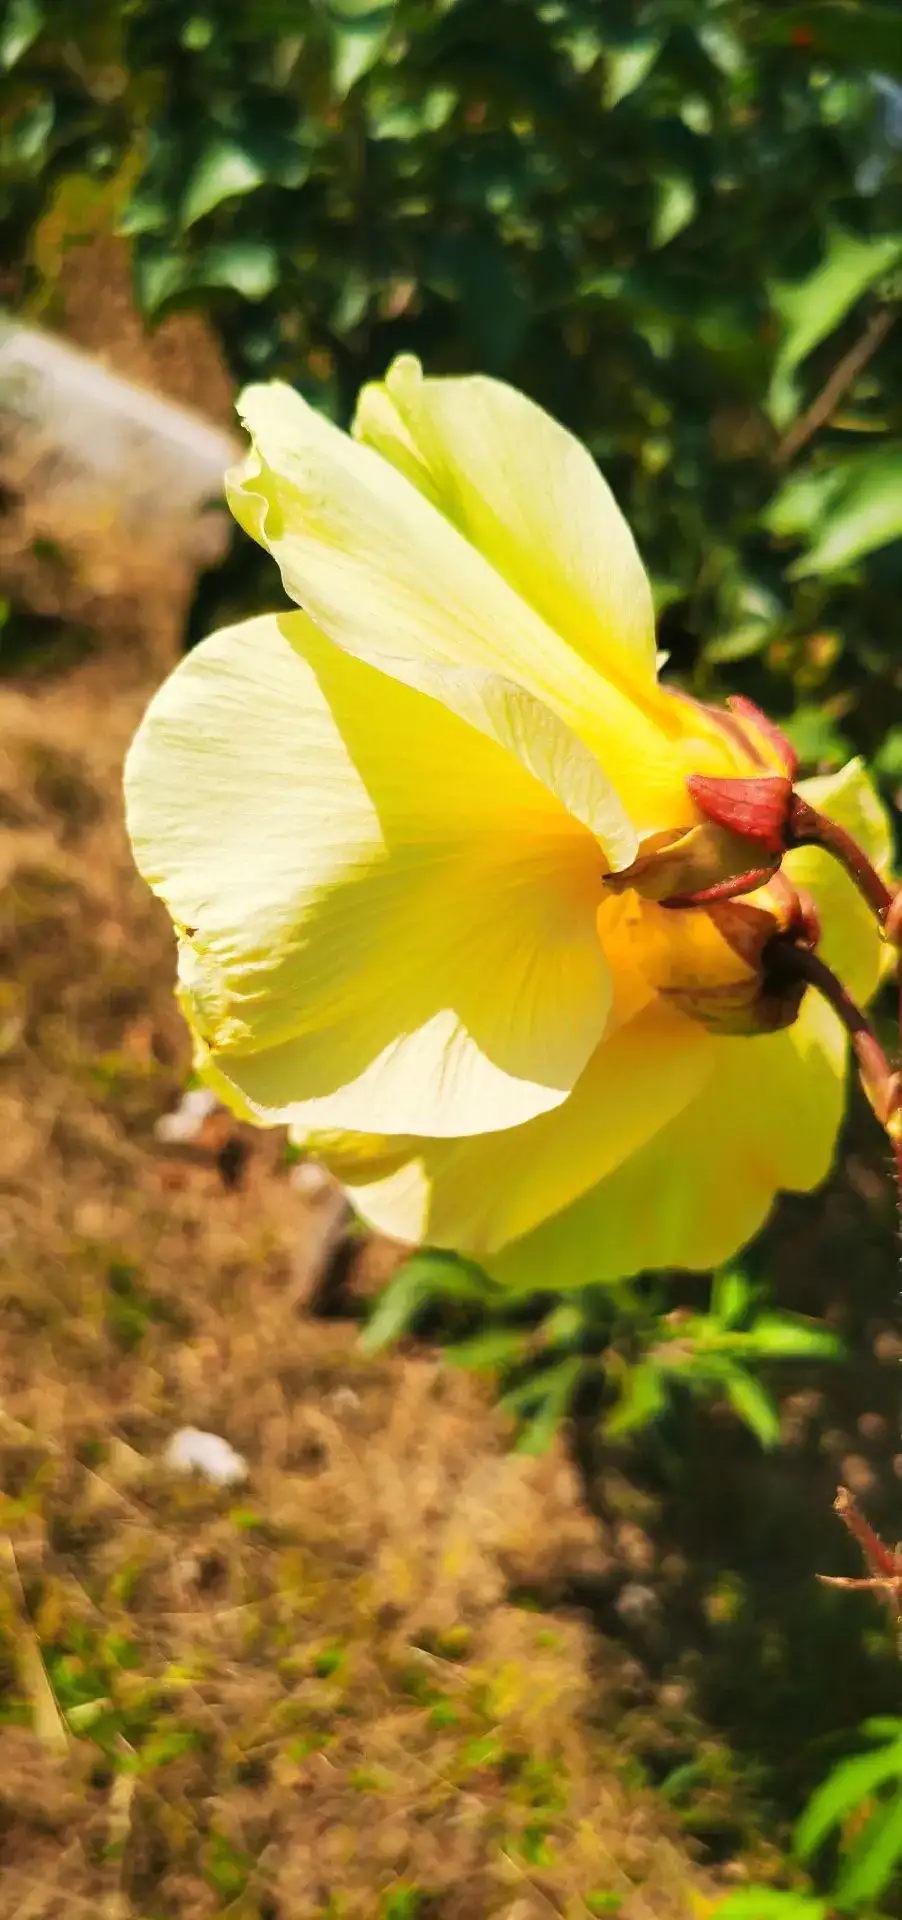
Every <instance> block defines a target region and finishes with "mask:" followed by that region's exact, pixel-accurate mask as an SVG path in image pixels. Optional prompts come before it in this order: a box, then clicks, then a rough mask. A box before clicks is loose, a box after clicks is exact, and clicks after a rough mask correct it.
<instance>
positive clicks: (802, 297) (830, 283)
mask: <svg viewBox="0 0 902 1920" xmlns="http://www.w3.org/2000/svg"><path fill="white" fill-rule="evenodd" d="M899 259H902V234H900V233H890V234H878V235H876V236H873V237H869V238H867V239H860V238H859V236H858V235H857V234H854V233H847V232H845V231H844V230H843V229H842V228H840V227H834V228H833V229H832V230H831V231H830V232H829V233H828V235H827V242H826V247H825V250H824V255H823V258H822V259H821V261H820V262H819V264H818V265H817V266H816V267H815V269H814V272H813V273H809V274H808V275H807V276H806V278H805V279H804V280H794V281H773V282H772V283H771V286H770V289H769V291H770V298H771V304H772V306H773V308H774V310H775V312H776V313H777V314H778V315H779V317H780V320H781V321H782V324H783V341H782V344H781V346H780V348H779V351H778V353H777V357H776V360H775V362H774V370H773V374H772V377H771V385H770V391H769V394H768V397H767V403H766V404H767V410H768V412H769V414H770V417H771V419H772V420H773V422H774V424H775V426H777V427H780V428H782V427H785V426H787V425H788V423H789V421H790V420H791V419H792V418H793V415H794V414H795V413H796V412H797V410H798V399H799V394H798V389H797V387H796V383H795V381H794V379H793V375H794V373H795V371H796V368H797V367H799V366H800V365H801V363H802V361H803V360H804V359H806V358H807V356H808V354H809V353H811V352H812V351H813V349H814V348H815V347H816V346H818V345H819V344H820V342H821V341H822V340H825V339H826V338H827V335H828V334H830V333H832V332H833V329H834V327H837V326H838V325H839V323H840V321H841V320H844V319H845V316H846V314H847V313H848V312H849V311H850V309H851V308H852V307H854V305H855V303H856V301H858V300H860V299H861V296H862V294H864V293H866V292H867V290H868V288H869V287H872V286H873V285H874V282H875V281H876V280H879V279H880V278H881V276H882V275H883V274H884V273H886V272H887V271H888V270H889V268H890V267H892V266H894V265H895V263H896V262H897V261H898V260H899Z"/></svg>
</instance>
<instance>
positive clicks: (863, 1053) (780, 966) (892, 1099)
mask: <svg viewBox="0 0 902 1920" xmlns="http://www.w3.org/2000/svg"><path fill="white" fill-rule="evenodd" d="M768 965H769V966H770V967H773V968H774V969H775V970H776V971H777V972H778V973H779V974H780V975H781V976H782V977H783V978H784V979H786V978H787V977H789V978H790V979H793V980H805V981H807V983H808V985H809V986H811V987H816V988H817V990H818V992H819V993H822V994H823V996H824V999H825V1000H827V1001H829V1003H830V1006H831V1007H832V1008H833V1011H834V1013H838V1014H839V1017H840V1020H841V1021H842V1023H843V1026H844V1027H845V1029H846V1032H847V1034H848V1036H849V1039H850V1041H851V1043H852V1048H853V1051H854V1053H855V1057H856V1059H857V1061H858V1065H859V1067H860V1069H861V1077H862V1080H863V1081H864V1083H865V1090H866V1092H867V1095H868V1098H869V1099H870V1101H871V1104H872V1106H873V1108H874V1111H875V1113H876V1115H877V1118H878V1120H879V1121H880V1123H881V1125H882V1126H886V1124H887V1122H888V1121H889V1120H890V1118H891V1117H892V1114H893V1112H894V1111H895V1108H896V1105H897V1103H898V1075H897V1074H895V1073H894V1072H893V1069H892V1067H891V1066H890V1063H889V1061H888V1059H887V1057H886V1054H885V1053H884V1051H883V1048H882V1046H881V1045H880V1042H879V1040H878V1038H877V1035H876V1033H875V1032H874V1029H873V1027H872V1026H871V1024H870V1021H869V1020H868V1019H867V1017H866V1015H865V1014H863V1013H862V1011H861V1008H860V1007H859V1006H858V1005H857V1003H856V1002H855V1001H854V1000H853V999H852V996H851V994H850V993H847V992H846V989H845V987H844V986H843V983H842V981H841V980H840V979H838V978H837V976H836V974H835V973H834V972H833V971H832V968H830V967H828V966H827V964H826V961H824V960H822V959H821V958H820V955H819V954H816V953H812V952H811V951H810V949H809V948H808V947H800V946H796V945H795V944H794V943H793V942H792V941H789V940H783V939H781V938H779V937H778V938H777V939H776V940H773V941H772V942H771V945H770V947H769V949H768Z"/></svg>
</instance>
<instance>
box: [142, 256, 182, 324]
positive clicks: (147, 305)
mask: <svg viewBox="0 0 902 1920" xmlns="http://www.w3.org/2000/svg"><path fill="white" fill-rule="evenodd" d="M134 276H135V298H136V300H137V303H138V307H139V310H140V311H141V313H143V314H146V315H147V317H148V319H153V317H154V315H155V314H157V313H158V312H159V310H160V308H161V307H162V306H163V305H164V303H165V302H166V301H167V300H171V299H172V297H173V295H174V294H176V293H179V292H181V290H182V288H183V287H185V286H187V285H188V284H190V276H189V271H188V263H187V261H186V260H185V259H184V258H183V256H182V255H181V254H178V253H174V252H173V251H172V249H171V247H162V248H160V247H157V246H149V247H145V248H143V249H141V250H139V251H138V252H136V254H135V258H134Z"/></svg>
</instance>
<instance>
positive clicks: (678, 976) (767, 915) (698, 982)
mask: <svg viewBox="0 0 902 1920" xmlns="http://www.w3.org/2000/svg"><path fill="white" fill-rule="evenodd" d="M627 925H628V926H629V927H630V928H631V930H632V931H633V933H634V936H635V956H636V965H637V966H638V967H639V968H640V969H641V971H642V972H643V973H644V974H645V977H646V978H647V979H648V980H649V981H650V983H651V984H652V985H653V986H654V987H655V989H656V991H657V992H659V993H660V994H662V995H663V996H664V997H665V998H666V999H668V1000H670V1001H672V1002H673V1004H674V1005H676V1006H678V1007H679V1008H680V1009H681V1011H682V1012H684V1013H687V1014H688V1015H689V1016H690V1017H691V1018H692V1019H694V1020H698V1021H699V1022H700V1023H701V1024H702V1025H703V1026H706V1027H708V1028H710V1029H711V1030H712V1031H714V1032H717V1033H731V1034H740V1033H745V1034H754V1033H773V1032H776V1031H777V1030H778V1029H779V1028H781V1027H788V1026H791V1025H792V1023H793V1021H794V1020H795V1018H796V1016H797V1014H798V1011H799V1007H800V1006H801V1003H802V996H803V994H804V992H805V982H804V981H803V980H800V979H798V978H796V977H795V976H794V975H792V973H791V972H790V971H789V970H784V969H783V968H781V967H780V966H779V965H777V964H773V965H772V964H771V956H772V954H775V953H776V950H777V949H778V948H779V946H781V945H782V944H783V943H784V942H785V943H786V944H788V945H794V944H796V943H798V944H800V945H804V946H807V945H808V944H809V942H810V939H811V935H812V934H813V933H815V932H816V924H815V923H814V921H812V919H811V917H810V916H808V915H806V912H805V908H804V904H803V903H801V902H800V900H799V897H798V895H797V894H796V893H795V892H794V891H793V889H792V887H790V886H789V884H788V882H785V881H783V880H782V879H781V878H780V876H777V878H776V880H775V881H773V882H771V883H770V884H769V885H768V886H766V887H762V888H759V889H758V890H757V891H756V892H755V893H754V894H753V895H752V897H751V898H750V899H745V900H727V901H722V902H718V903H714V904H713V905H710V906H708V907H704V908H702V907H697V906H695V907H668V906H658V905H652V904H651V903H649V902H647V901H639V900H636V902H635V906H634V907H633V908H632V909H629V908H628V909H627Z"/></svg>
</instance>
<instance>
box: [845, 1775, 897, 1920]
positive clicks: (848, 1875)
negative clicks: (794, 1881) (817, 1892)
mask: <svg viewBox="0 0 902 1920" xmlns="http://www.w3.org/2000/svg"><path fill="white" fill-rule="evenodd" d="M900 1859H902V1792H900V1793H899V1794H897V1795H896V1797H895V1798H894V1799H893V1800H891V1801H890V1803H889V1805H888V1806H885V1807H878V1808H877V1810H876V1812H875V1813H873V1814H872V1816H871V1818H870V1820H869V1821H868V1823H867V1826H866V1827H864V1828H863V1830H862V1832H861V1833H858V1834H856V1836H855V1839H854V1841H853V1843H852V1845H851V1847H850V1848H849V1852H848V1856H847V1858H846V1860H845V1861H844V1863H843V1870H842V1872H841V1874H840V1877H839V1883H838V1885H837V1887H836V1891H835V1893H834V1895H833V1900H834V1903H835V1905H836V1906H837V1907H838V1908H839V1909H840V1912H842V1911H843V1910H844V1909H845V1910H846V1911H849V1912H858V1911H859V1909H860V1908H861V1907H862V1906H863V1905H864V1904H865V1903H866V1902H867V1903H870V1901H872V1900H876V1899H877V1898H878V1897H879V1895H880V1894H881V1893H883V1892H884V1891H885V1889H886V1888H887V1887H888V1886H889V1885H890V1882H891V1881H894V1880H895V1877H896V1876H895V1869H896V1866H897V1865H898V1862H899V1860H900Z"/></svg>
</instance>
